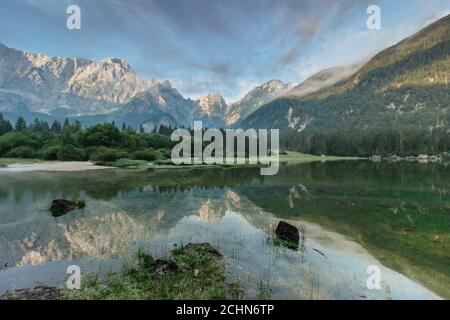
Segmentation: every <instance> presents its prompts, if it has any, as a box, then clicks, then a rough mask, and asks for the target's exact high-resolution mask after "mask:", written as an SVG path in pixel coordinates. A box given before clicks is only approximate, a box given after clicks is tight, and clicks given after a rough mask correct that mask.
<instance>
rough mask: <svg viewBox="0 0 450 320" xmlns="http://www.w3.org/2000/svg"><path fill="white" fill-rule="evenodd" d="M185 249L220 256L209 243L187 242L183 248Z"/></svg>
mask: <svg viewBox="0 0 450 320" xmlns="http://www.w3.org/2000/svg"><path fill="white" fill-rule="evenodd" d="M183 249H184V250H186V251H191V252H197V253H209V254H211V255H212V256H214V257H217V258H221V257H222V254H221V253H220V252H219V251H217V249H216V248H214V247H213V246H212V245H211V244H210V243H207V242H205V243H189V244H188V245H187V246H185V247H184V248H183Z"/></svg>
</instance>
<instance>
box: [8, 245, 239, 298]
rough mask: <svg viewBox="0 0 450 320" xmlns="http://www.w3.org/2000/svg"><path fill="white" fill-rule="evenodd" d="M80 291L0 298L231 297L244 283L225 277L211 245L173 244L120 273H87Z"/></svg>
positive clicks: (22, 292) (134, 259)
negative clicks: (165, 252)
mask: <svg viewBox="0 0 450 320" xmlns="http://www.w3.org/2000/svg"><path fill="white" fill-rule="evenodd" d="M83 279H84V280H83V281H82V285H81V288H80V289H77V290H71V289H67V288H56V287H48V286H39V287H36V288H33V289H19V290H15V291H9V292H6V293H5V294H4V295H2V296H0V300H28V299H32V300H121V299H125V300H129V299H132V300H162V299H164V300H169V299H170V300H180V299H181V300H193V299H195V300H218V299H219V300H231V299H239V298H242V295H243V292H244V289H243V287H242V286H241V284H239V283H229V282H227V281H226V261H225V258H224V257H223V256H222V254H221V253H220V252H218V251H217V250H216V249H215V248H214V247H213V246H211V244H209V243H196V244H193V243H190V244H188V245H186V246H182V247H179V248H178V247H174V249H173V250H172V251H171V253H170V254H169V255H167V256H166V257H164V258H159V259H155V258H154V257H153V256H151V255H150V254H149V253H147V252H145V251H143V250H138V251H137V252H136V253H135V254H133V255H132V256H131V257H130V258H129V259H128V260H127V261H126V262H125V263H124V264H123V266H122V268H121V270H120V271H118V272H109V273H108V274H106V275H105V276H101V275H99V274H95V273H86V274H83Z"/></svg>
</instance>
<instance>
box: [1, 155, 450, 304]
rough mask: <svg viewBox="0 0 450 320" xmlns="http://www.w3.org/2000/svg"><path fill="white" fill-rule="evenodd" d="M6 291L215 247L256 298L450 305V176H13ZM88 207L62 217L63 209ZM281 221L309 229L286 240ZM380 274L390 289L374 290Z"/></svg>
mask: <svg viewBox="0 0 450 320" xmlns="http://www.w3.org/2000/svg"><path fill="white" fill-rule="evenodd" d="M0 181H1V182H0V292H4V291H6V290H11V289H18V288H24V287H33V286H36V285H39V284H48V285H63V284H64V281H65V278H66V277H67V274H66V268H67V266H69V265H73V264H76V265H79V266H80V267H81V269H82V271H83V272H100V273H104V272H106V271H108V270H118V268H120V264H121V262H122V261H123V260H124V259H126V258H127V257H129V255H130V254H132V253H133V252H135V251H136V250H138V249H146V250H149V251H150V252H151V253H152V254H153V255H155V256H162V255H165V254H167V253H168V252H170V251H171V250H172V249H173V248H175V247H176V246H179V245H183V244H188V243H189V242H210V243H211V244H213V245H214V246H215V247H216V248H218V250H219V251H220V252H221V253H223V254H224V255H225V256H226V263H227V278H228V279H227V280H228V281H229V282H239V283H241V284H243V285H244V287H245V289H246V290H245V297H246V298H274V299H439V298H450V167H449V166H448V165H447V164H440V163H428V164H420V163H409V162H400V163H388V162H380V163H372V162H368V161H337V162H323V163H321V162H313V163H304V164H284V165H282V166H281V168H280V171H279V173H278V174H277V175H276V176H260V174H259V169H258V168H234V169H233V168H209V169H205V168H197V169H195V168H194V169H193V168H186V169H173V170H149V171H143V172H142V171H140V172H138V171H133V170H101V171H91V172H81V173H80V172H77V173H73V172H72V173H62V172H59V173H56V172H55V173H50V172H24V173H8V172H1V173H0ZM57 198H65V199H70V200H84V201H85V202H86V207H85V208H84V209H82V210H77V211H73V212H71V213H69V214H67V215H65V216H62V217H58V218H54V217H52V215H51V214H50V213H49V211H48V208H49V206H50V204H51V202H52V200H53V199H57ZM280 220H285V221H288V222H289V223H291V224H293V225H295V226H296V227H297V228H298V229H299V230H300V232H301V240H300V246H299V248H298V249H297V250H292V249H289V248H286V247H283V246H282V245H280V244H279V243H278V242H277V241H276V237H275V236H274V230H275V228H276V226H277V224H278V222H279V221H280ZM369 266H377V267H378V268H379V270H380V271H381V274H380V275H381V288H380V289H369V288H368V287H367V284H366V282H367V279H368V278H369V277H370V276H371V275H370V274H368V273H367V269H368V267H369Z"/></svg>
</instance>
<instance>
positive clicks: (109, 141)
mask: <svg viewBox="0 0 450 320" xmlns="http://www.w3.org/2000/svg"><path fill="white" fill-rule="evenodd" d="M171 132H172V129H171V128H167V127H164V126H161V127H160V128H159V130H158V131H156V130H154V132H152V133H145V132H144V130H143V128H142V127H141V129H140V130H139V131H136V130H134V129H132V128H130V127H127V126H126V125H123V126H122V128H121V129H119V128H117V127H116V125H115V124H114V123H105V124H97V125H95V126H92V127H89V128H83V127H82V125H81V123H80V122H78V121H74V122H72V123H71V122H70V121H69V120H67V119H66V120H65V121H64V123H62V124H61V123H60V122H58V121H54V122H53V123H52V124H51V125H49V124H48V123H47V122H45V121H40V120H38V119H36V120H34V122H32V123H31V124H29V125H28V124H27V123H26V121H25V120H24V119H23V118H21V117H19V118H18V119H17V121H16V123H15V124H14V126H13V125H12V124H11V123H10V122H9V121H8V120H5V119H4V117H3V115H2V114H0V157H6V158H35V159H43V160H60V161H85V160H90V161H96V162H100V161H114V160H117V159H122V158H128V159H135V160H147V161H153V160H159V159H167V158H169V157H170V150H171V148H172V146H173V143H172V142H171V141H170V136H169V135H170V133H171Z"/></svg>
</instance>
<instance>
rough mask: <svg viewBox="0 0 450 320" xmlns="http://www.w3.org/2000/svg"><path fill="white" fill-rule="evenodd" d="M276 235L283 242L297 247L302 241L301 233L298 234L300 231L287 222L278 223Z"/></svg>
mask: <svg viewBox="0 0 450 320" xmlns="http://www.w3.org/2000/svg"><path fill="white" fill-rule="evenodd" d="M275 234H276V235H277V236H278V238H280V239H281V240H284V241H287V242H290V243H293V244H297V245H298V242H299V240H300V233H299V232H298V229H297V228H296V227H294V226H293V225H291V224H289V223H287V222H285V221H280V222H279V223H278V226H277V229H276V230H275Z"/></svg>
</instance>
